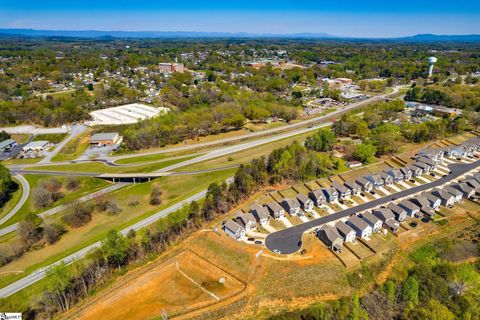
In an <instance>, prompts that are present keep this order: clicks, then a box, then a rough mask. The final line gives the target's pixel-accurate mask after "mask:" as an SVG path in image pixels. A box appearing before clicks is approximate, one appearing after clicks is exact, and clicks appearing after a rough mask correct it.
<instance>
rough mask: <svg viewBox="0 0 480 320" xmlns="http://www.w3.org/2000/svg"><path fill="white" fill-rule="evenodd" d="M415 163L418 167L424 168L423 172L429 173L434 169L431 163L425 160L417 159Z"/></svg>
mask: <svg viewBox="0 0 480 320" xmlns="http://www.w3.org/2000/svg"><path fill="white" fill-rule="evenodd" d="M413 165H414V166H415V167H418V168H420V169H422V172H423V173H429V172H430V170H431V169H432V167H431V166H430V165H429V164H426V163H425V162H420V161H417V162H415V163H414V164H413Z"/></svg>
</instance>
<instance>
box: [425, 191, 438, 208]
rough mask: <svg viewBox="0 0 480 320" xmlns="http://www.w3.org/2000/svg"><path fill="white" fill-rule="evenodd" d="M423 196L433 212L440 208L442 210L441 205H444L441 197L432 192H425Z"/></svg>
mask: <svg viewBox="0 0 480 320" xmlns="http://www.w3.org/2000/svg"><path fill="white" fill-rule="evenodd" d="M422 195H423V196H424V197H425V199H427V200H428V202H429V203H430V208H432V209H433V210H437V209H438V208H440V205H441V204H442V200H441V199H440V198H439V197H437V196H435V195H434V194H432V193H431V192H425V193H423V194H422Z"/></svg>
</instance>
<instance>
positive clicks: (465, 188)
mask: <svg viewBox="0 0 480 320" xmlns="http://www.w3.org/2000/svg"><path fill="white" fill-rule="evenodd" d="M452 187H453V188H455V189H457V190H458V191H460V192H461V193H462V194H463V197H464V198H465V199H469V198H471V197H473V196H474V195H475V189H473V188H472V187H470V186H469V185H468V184H466V183H454V184H452Z"/></svg>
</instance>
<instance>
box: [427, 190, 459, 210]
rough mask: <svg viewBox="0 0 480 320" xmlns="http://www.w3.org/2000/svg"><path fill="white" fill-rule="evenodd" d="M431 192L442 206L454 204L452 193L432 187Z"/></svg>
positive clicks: (449, 206)
mask: <svg viewBox="0 0 480 320" xmlns="http://www.w3.org/2000/svg"><path fill="white" fill-rule="evenodd" d="M432 194H433V195H434V196H435V197H437V198H439V199H440V201H441V203H442V205H443V206H444V207H447V208H451V207H453V205H454V204H455V197H454V196H453V194H451V193H448V192H447V191H445V190H443V189H433V190H432Z"/></svg>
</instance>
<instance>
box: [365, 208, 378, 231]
mask: <svg viewBox="0 0 480 320" xmlns="http://www.w3.org/2000/svg"><path fill="white" fill-rule="evenodd" d="M361 217H362V219H363V220H365V222H366V223H368V225H369V226H370V227H372V231H373V232H378V231H380V229H381V228H382V224H383V222H382V220H380V219H379V218H378V217H376V216H374V215H373V214H372V213H371V212H365V213H362V216H361Z"/></svg>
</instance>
